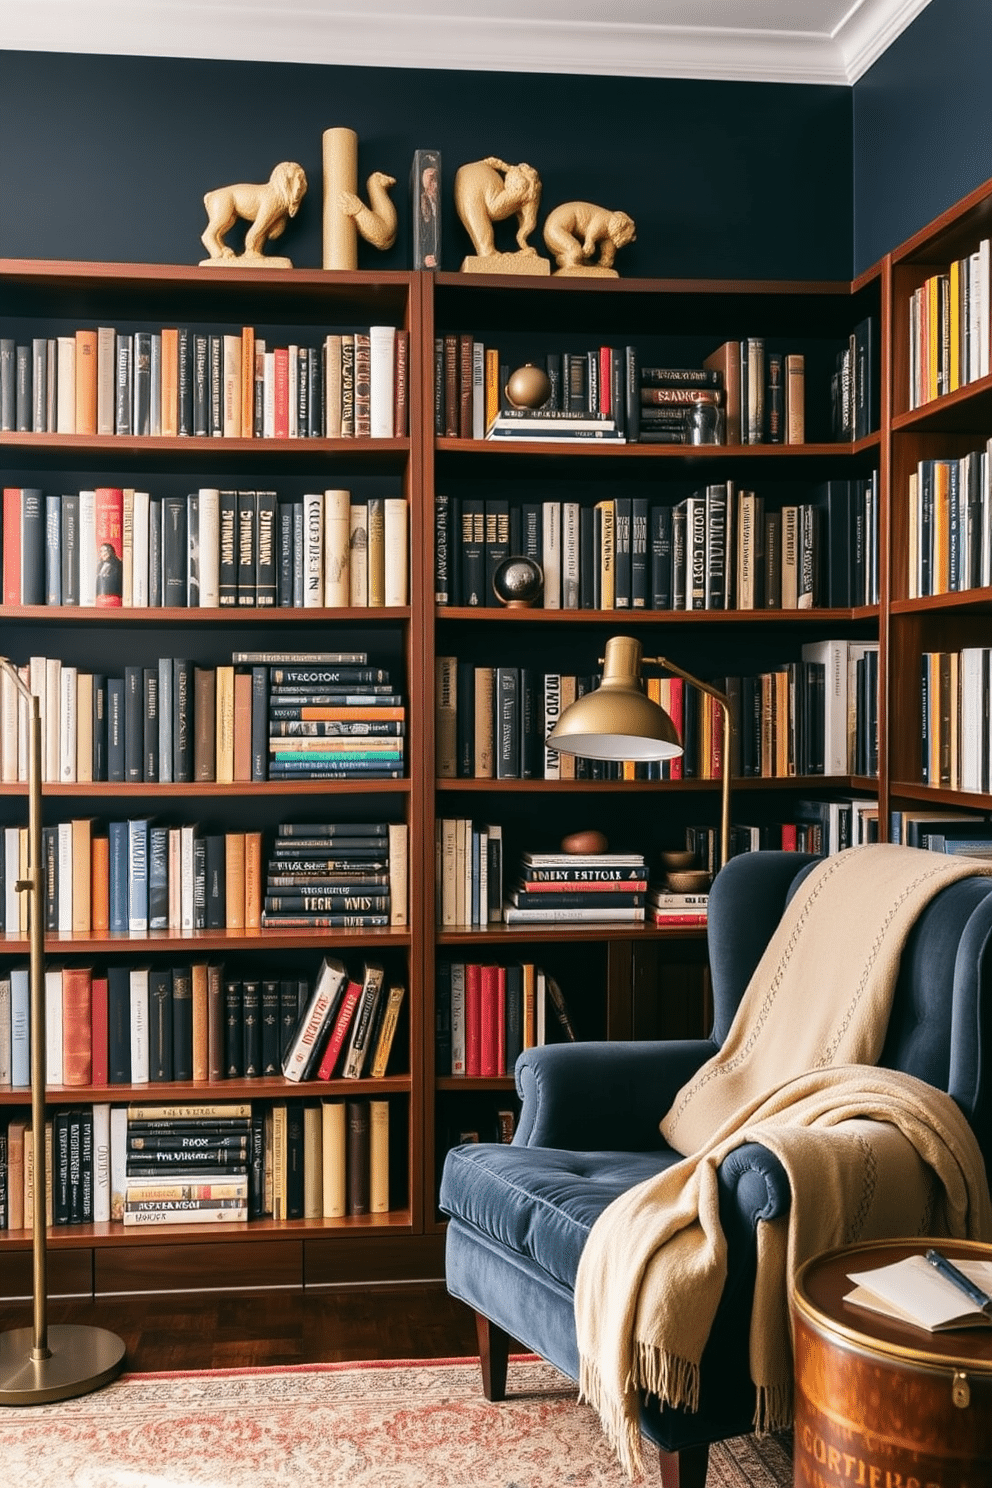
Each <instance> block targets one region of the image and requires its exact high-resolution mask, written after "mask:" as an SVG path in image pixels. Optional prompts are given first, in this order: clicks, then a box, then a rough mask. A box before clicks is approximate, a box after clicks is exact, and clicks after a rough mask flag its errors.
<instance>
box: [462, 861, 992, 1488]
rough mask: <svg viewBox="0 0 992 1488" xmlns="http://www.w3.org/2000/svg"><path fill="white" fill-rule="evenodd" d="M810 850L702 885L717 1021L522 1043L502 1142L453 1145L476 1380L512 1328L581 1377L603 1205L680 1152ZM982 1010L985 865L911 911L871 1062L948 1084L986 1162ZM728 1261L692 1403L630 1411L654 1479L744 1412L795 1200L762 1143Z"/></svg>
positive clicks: (724, 1208)
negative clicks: (756, 1335) (693, 1107)
mask: <svg viewBox="0 0 992 1488" xmlns="http://www.w3.org/2000/svg"><path fill="white" fill-rule="evenodd" d="M815 861H816V860H815V859H813V858H810V857H807V856H805V855H797V854H795V853H780V852H760V853H748V854H746V855H744V856H742V857H739V858H734V859H732V860H731V861H730V863H728V865H727V866H726V867H725V868H724V869H723V870H722V871H721V872H720V873H719V874H718V876H717V878H716V880H715V881H714V883H713V886H712V890H711V894H710V908H709V927H708V940H709V957H710V970H711V976H712V986H713V1004H714V1023H713V1030H712V1033H711V1034H710V1037H709V1038H708V1039H692V1040H677V1041H667V1042H643V1043H617V1044H611V1043H584V1044H567V1045H563V1044H559V1045H549V1046H546V1047H542V1048H538V1049H529V1050H527V1051H526V1052H525V1053H524V1054H523V1055H521V1057H520V1058H519V1059H518V1061H517V1065H516V1083H517V1091H518V1093H519V1095H520V1096H521V1099H522V1102H523V1106H522V1110H521V1116H520V1122H519V1126H518V1129H517V1132H516V1135H515V1137H514V1140H513V1143H512V1144H511V1145H508V1146H504V1145H498V1144H489V1143H486V1144H471V1145H466V1146H461V1147H456V1148H454V1149H453V1150H452V1151H451V1152H449V1153H448V1155H447V1158H446V1161H445V1165H444V1170H443V1174H442V1179H441V1194H440V1202H441V1208H442V1209H443V1211H444V1212H445V1213H446V1214H447V1215H448V1216H449V1223H448V1230H447V1240H446V1246H447V1250H446V1276H447V1286H448V1290H449V1292H451V1293H452V1294H453V1295H454V1296H456V1297H459V1298H461V1299H462V1300H463V1301H464V1302H466V1303H467V1304H468V1305H469V1306H470V1307H471V1308H472V1309H473V1310H474V1312H475V1314H476V1320H477V1331H478V1339H479V1351H480V1358H481V1363H482V1383H483V1389H484V1392H485V1394H486V1396H487V1398H489V1399H490V1400H501V1399H503V1398H504V1395H505V1390H506V1371H507V1355H508V1352H509V1347H510V1344H511V1341H513V1340H517V1341H519V1342H520V1343H522V1344H523V1345H525V1346H526V1347H527V1348H529V1349H532V1350H533V1351H534V1352H535V1353H537V1354H539V1355H540V1356H541V1357H542V1358H545V1359H547V1360H549V1361H550V1362H551V1363H553V1364H555V1365H556V1366H557V1367H558V1368H559V1369H561V1370H562V1371H563V1372H564V1373H565V1374H566V1375H568V1376H569V1377H570V1378H572V1379H577V1378H578V1368H579V1360H578V1351H577V1347H576V1339H575V1324H574V1315H573V1286H574V1282H575V1276H576V1271H577V1268H578V1263H579V1256H580V1254H581V1252H582V1248H583V1246H584V1244H585V1241H586V1238H587V1236H588V1234H589V1230H590V1228H591V1227H592V1224H593V1223H594V1221H595V1220H596V1218H597V1217H598V1216H599V1214H600V1213H601V1212H602V1210H603V1209H605V1208H606V1206H607V1205H608V1204H609V1203H610V1202H611V1201H612V1200H613V1199H614V1198H616V1197H617V1196H618V1195H619V1194H621V1193H622V1192H624V1191H625V1190H626V1189H628V1188H630V1187H632V1186H633V1185H634V1184H636V1183H639V1182H641V1181H642V1180H644V1179H646V1178H649V1177H652V1176H653V1175H654V1174H656V1173H658V1172H659V1171H661V1170H662V1169H663V1168H665V1167H668V1166H669V1165H670V1164H672V1163H673V1162H676V1161H678V1154H677V1153H675V1152H673V1151H672V1150H671V1149H670V1148H668V1147H667V1146H666V1145H665V1143H664V1141H663V1139H662V1137H661V1135H660V1133H659V1130H658V1123H659V1121H660V1119H661V1117H662V1116H663V1115H664V1113H665V1111H666V1110H667V1109H668V1107H669V1105H670V1104H671V1102H672V1100H673V1098H674V1096H675V1094H676V1092H677V1091H678V1090H679V1089H680V1087H681V1086H682V1085H683V1084H684V1083H685V1082H686V1080H688V1078H689V1077H690V1076H691V1075H692V1074H693V1073H694V1071H695V1070H697V1069H698V1068H699V1066H700V1065H701V1064H703V1063H704V1062H705V1061H706V1060H707V1059H709V1058H710V1057H711V1055H712V1054H713V1053H714V1052H715V1051H716V1050H717V1049H718V1048H719V1047H720V1045H721V1043H722V1041H723V1039H724V1038H725V1037H726V1034H727V1031H728V1029H729V1027H730V1024H731V1022H732V1020H733V1017H734V1013H735V1010H736V1008H737V1005H738V1002H739V1001H740V998H741V995H742V993H743V991H744V989H745V987H746V986H747V983H748V981H749V980H750V978H751V975H752V972H753V971H754V968H755V967H756V965H757V963H758V960H759V958H760V956H761V953H762V951H763V949H764V947H765V945H766V943H767V941H768V939H769V937H770V935H771V933H772V931H773V930H774V928H775V926H776V924H777V923H778V921H779V919H780V918H781V915H782V912H783V910H784V908H785V906H786V904H787V902H788V900H789V898H790V897H791V893H792V892H793V891H794V890H795V888H796V886H797V885H798V883H799V882H800V881H801V879H802V877H803V876H804V875H805V873H807V872H808V871H809V869H810V867H811V866H812V864H813V863H814V862H815ZM990 1017H992V881H990V880H989V879H987V878H966V879H963V880H961V881H959V882H957V883H955V884H953V885H951V886H950V887H948V888H946V889H944V890H943V891H942V892H941V893H940V894H939V895H938V896H937V897H936V898H935V899H934V900H933V901H932V902H931V903H930V904H929V905H928V907H927V908H926V909H925V910H924V912H923V913H922V914H921V915H920V917H919V919H918V920H917V922H916V924H915V926H914V927H913V930H912V932H911V934H910V936H909V939H908V941H907V943H906V945H905V947H904V950H903V954H902V958H901V961H900V969H899V977H898V982H897V986H896V993H895V1000H894V1004H893V1009H892V1013H891V1016H890V1020H889V1029H888V1033H887V1037H886V1042H885V1047H884V1049H883V1052H882V1056H881V1060H880V1063H881V1064H883V1065H885V1066H887V1067H889V1068H893V1069H900V1070H904V1071H906V1072H907V1073H910V1074H913V1075H915V1076H917V1077H918V1078H921V1079H923V1080H926V1081H927V1082H928V1083H930V1084H932V1085H935V1086H939V1087H940V1088H941V1089H943V1090H946V1091H949V1092H950V1094H951V1095H952V1096H953V1097H954V1099H955V1100H956V1101H957V1103H958V1105H959V1106H960V1107H961V1109H962V1110H963V1112H964V1114H965V1115H966V1117H967V1118H968V1120H969V1123H970V1124H971V1126H972V1128H973V1130H974V1131H975V1133H976V1135H977V1137H978V1140H979V1144H980V1146H981V1148H982V1152H983V1155H984V1157H985V1162H986V1169H987V1170H988V1169H989V1168H990V1162H992V1114H990V1102H992V1097H990V1092H989V1078H988V1074H987V1071H986V1069H985V1062H986V1059H987V1057H988V1055H987V1053H986V1051H985V1049H984V1048H983V1041H987V1038H988V1034H987V1029H988V1025H989V1020H990ZM720 1195H721V1200H720V1211H721V1221H722V1224H723V1228H724V1232H725V1234H726V1236H727V1241H728V1266H729V1272H728V1278H727V1283H726V1286H725V1289H724V1294H723V1298H722V1301H721V1303H720V1307H719V1311H718V1313H717V1317H716V1321H715V1324H714V1327H713V1330H712V1332H711V1334H710V1338H709V1342H708V1344H707V1347H706V1350H705V1352H704V1354H703V1359H702V1366H701V1389H700V1409H699V1410H698V1411H696V1412H687V1411H683V1410H673V1409H670V1408H668V1407H665V1408H659V1407H658V1405H657V1403H656V1402H652V1401H650V1400H645V1401H644V1402H643V1404H642V1412H641V1429H642V1433H643V1435H644V1436H645V1438H646V1439H648V1440H649V1441H650V1442H652V1443H654V1444H655V1445H656V1446H657V1448H658V1451H659V1460H660V1464H661V1479H662V1483H663V1485H664V1488H702V1485H703V1484H704V1483H705V1480H706V1469H707V1454H708V1450H709V1445H710V1443H711V1442H715V1441H721V1440H723V1439H725V1438H726V1437H730V1436H737V1435H741V1434H743V1433H746V1432H749V1431H750V1430H752V1418H753V1413H754V1389H753V1386H752V1384H751V1380H750V1377H749V1372H748V1330H749V1326H750V1317H751V1306H750V1303H751V1295H752V1292H753V1287H754V1275H755V1265H756V1242H755V1237H756V1226H757V1222H758V1221H759V1220H761V1219H773V1218H776V1217H778V1216H781V1215H783V1214H785V1213H787V1211H788V1207H789V1203H790V1191H789V1185H788V1180H787V1178H786V1176H785V1173H784V1170H783V1169H782V1167H781V1166H780V1164H779V1163H778V1161H777V1159H776V1158H775V1157H774V1156H773V1154H771V1153H770V1152H768V1151H767V1150H766V1149H765V1148H763V1147H760V1146H758V1145H757V1144H754V1143H749V1144H746V1145H743V1146H741V1147H739V1148H738V1149H737V1150H736V1151H734V1152H733V1153H731V1154H730V1156H729V1157H728V1158H727V1159H726V1160H725V1162H724V1163H723V1166H722V1168H721V1170H720Z"/></svg>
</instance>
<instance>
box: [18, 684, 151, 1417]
mask: <svg viewBox="0 0 992 1488" xmlns="http://www.w3.org/2000/svg"><path fill="white" fill-rule="evenodd" d="M0 672H3V673H4V674H5V675H6V676H7V677H8V678H9V679H10V680H11V681H12V682H13V683H14V685H15V687H16V688H17V691H18V693H19V694H20V696H21V697H22V698H23V699H24V700H25V701H26V703H27V706H28V719H29V728H28V747H29V755H28V870H27V877H26V878H23V879H19V880H18V882H17V889H18V892H19V893H22V894H26V895H27V899H28V934H29V937H30V947H31V956H30V973H29V984H30V996H31V1019H30V1024H31V1033H30V1039H31V1126H32V1131H33V1139H34V1216H33V1231H32V1234H33V1265H32V1295H33V1300H34V1326H33V1327H32V1328H16V1329H13V1330H12V1331H10V1332H7V1333H2V1334H0V1405H42V1404H45V1403H47V1402H49V1401H53V1400H68V1399H69V1398H70V1397H72V1396H74V1395H87V1394H88V1393H89V1392H90V1391H91V1390H96V1389H99V1387H100V1386H101V1385H106V1384H109V1383H110V1381H111V1380H112V1379H114V1378H115V1377H116V1376H117V1375H118V1374H119V1373H120V1371H121V1369H122V1367H123V1364H124V1352H125V1349H124V1343H123V1341H122V1340H121V1339H120V1338H118V1337H117V1335H116V1334H115V1333H109V1332H107V1331H106V1329H104V1328H92V1327H79V1326H76V1325H73V1324H60V1325H59V1326H56V1327H52V1328H49V1326H48V1250H47V1228H46V1226H47V1213H46V1209H47V1205H46V1190H47V1186H48V1160H47V1155H46V1152H45V918H44V913H43V909H42V903H41V893H42V871H41V714H40V711H39V707H38V699H37V698H36V697H35V696H34V694H33V693H32V692H30V691H29V689H28V688H27V686H26V685H25V683H24V681H23V679H22V678H21V676H20V673H19V672H18V670H17V668H16V667H15V666H14V665H13V663H12V662H10V661H8V660H7V658H6V657H4V656H0ZM9 871H12V865H8V872H9Z"/></svg>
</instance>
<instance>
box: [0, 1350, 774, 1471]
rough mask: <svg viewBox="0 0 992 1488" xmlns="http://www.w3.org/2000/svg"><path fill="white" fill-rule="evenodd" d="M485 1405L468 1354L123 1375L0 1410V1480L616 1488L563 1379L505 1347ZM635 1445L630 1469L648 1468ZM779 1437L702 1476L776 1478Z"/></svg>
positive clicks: (733, 1453) (735, 1444) (739, 1448)
mask: <svg viewBox="0 0 992 1488" xmlns="http://www.w3.org/2000/svg"><path fill="white" fill-rule="evenodd" d="M508 1389H509V1391H510V1393H511V1398H510V1399H508V1400H507V1401H506V1402H505V1403H503V1404H501V1405H490V1404H489V1403H488V1401H486V1400H485V1399H484V1397H483V1395H482V1389H481V1383H480V1378H479V1365H478V1361H477V1360H460V1359H445V1360H437V1361H423V1362H416V1363H413V1362H403V1363H384V1364H358V1365H356V1364H330V1365H322V1366H321V1365H305V1366H301V1367H299V1368H285V1369H283V1368H276V1369H258V1370H240V1369H239V1370H213V1371H203V1372H202V1373H188V1374H132V1375H124V1376H122V1378H121V1379H119V1380H117V1381H115V1382H114V1383H113V1384H112V1385H108V1386H107V1387H106V1389H104V1390H100V1391H97V1392H96V1393H94V1394H92V1395H87V1396H83V1397H81V1398H80V1399H78V1400H65V1401H62V1402H60V1403H59V1404H56V1405H42V1406H25V1407H17V1408H6V1409H3V1410H0V1483H2V1485H3V1488H303V1485H304V1484H305V1485H306V1488H314V1485H320V1488H324V1485H339V1484H340V1485H341V1488H345V1485H347V1488H561V1485H569V1488H622V1485H624V1484H625V1483H626V1481H627V1480H626V1479H625V1478H624V1477H623V1474H622V1473H621V1471H620V1469H619V1467H618V1466H617V1464H616V1462H615V1460H614V1458H613V1457H612V1455H611V1453H610V1452H609V1450H608V1449H607V1447H606V1444H605V1442H604V1440H603V1438H602V1435H601V1434H600V1430H599V1425H598V1422H597V1421H596V1418H595V1416H594V1415H593V1413H592V1411H591V1410H589V1408H588V1407H586V1406H582V1405H579V1404H578V1403H577V1401H576V1398H575V1387H574V1386H573V1385H572V1384H571V1383H570V1381H568V1380H567V1379H565V1378H564V1376H563V1375H561V1374H559V1373H558V1372H557V1370H555V1369H553V1368H552V1367H551V1366H550V1365H549V1364H543V1363H541V1362H539V1361H535V1360H533V1359H527V1358H522V1359H514V1360H513V1361H511V1364H510V1373H509V1381H508ZM656 1461H657V1459H656V1458H655V1457H654V1455H653V1453H652V1454H650V1455H647V1456H646V1463H647V1464H648V1467H649V1471H648V1472H647V1473H646V1474H645V1478H644V1480H643V1481H645V1482H646V1483H652V1482H654V1483H657V1482H658V1481H659V1477H658V1469H657V1466H656ZM791 1483H792V1459H791V1453H790V1449H789V1446H788V1443H787V1442H785V1441H783V1440H782V1439H781V1438H774V1437H772V1438H765V1439H764V1440H762V1441H760V1442H759V1441H756V1440H755V1439H754V1438H753V1437H742V1438H739V1439H737V1440H735V1441H732V1442H725V1443H723V1444H722V1445H721V1446H719V1447H716V1448H714V1449H713V1450H712V1452H711V1454H710V1471H709V1477H708V1483H707V1488H781V1485H786V1484H791Z"/></svg>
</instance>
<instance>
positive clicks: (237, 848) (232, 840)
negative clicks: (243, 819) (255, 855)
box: [224, 832, 245, 930]
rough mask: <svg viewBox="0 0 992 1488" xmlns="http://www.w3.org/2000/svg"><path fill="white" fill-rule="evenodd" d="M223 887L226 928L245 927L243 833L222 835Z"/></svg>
mask: <svg viewBox="0 0 992 1488" xmlns="http://www.w3.org/2000/svg"><path fill="white" fill-rule="evenodd" d="M224 887H225V895H226V898H225V904H226V915H225V921H226V924H227V928H228V930H243V929H244V928H245V834H244V832H227V833H225V836H224Z"/></svg>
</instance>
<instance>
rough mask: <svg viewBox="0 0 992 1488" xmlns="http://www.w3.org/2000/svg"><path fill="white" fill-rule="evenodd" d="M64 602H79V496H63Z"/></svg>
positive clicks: (72, 493) (73, 493)
mask: <svg viewBox="0 0 992 1488" xmlns="http://www.w3.org/2000/svg"><path fill="white" fill-rule="evenodd" d="M61 541H62V604H64V605H78V603H79V496H78V495H77V494H76V493H75V492H71V493H70V494H68V495H66V496H63V497H62V530H61Z"/></svg>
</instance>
